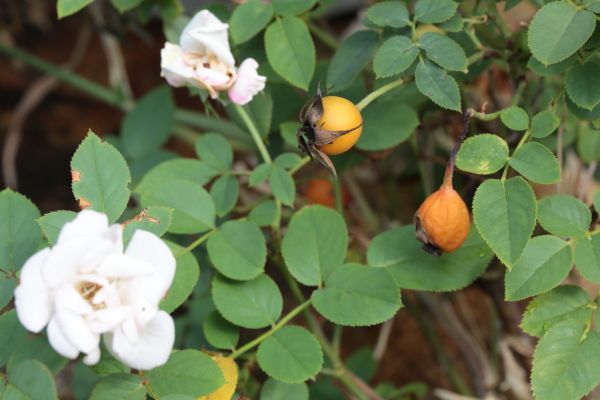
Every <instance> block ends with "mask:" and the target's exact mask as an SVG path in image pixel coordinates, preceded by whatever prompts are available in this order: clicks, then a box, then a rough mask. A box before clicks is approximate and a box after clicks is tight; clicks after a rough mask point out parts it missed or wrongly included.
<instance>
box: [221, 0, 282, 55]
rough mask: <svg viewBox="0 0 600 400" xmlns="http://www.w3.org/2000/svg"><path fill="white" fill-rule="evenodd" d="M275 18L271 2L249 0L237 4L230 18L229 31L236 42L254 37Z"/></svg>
mask: <svg viewBox="0 0 600 400" xmlns="http://www.w3.org/2000/svg"><path fill="white" fill-rule="evenodd" d="M271 18H273V6H272V5H271V3H263V2H262V1H261V0H249V1H247V2H245V3H242V4H240V5H239V6H237V7H236V8H235V9H234V10H233V13H232V14H231V18H230V19H229V31H230V32H231V38H232V39H233V42H234V43H236V44H240V43H243V42H246V41H248V40H250V39H252V38H253V37H254V36H256V34H257V33H258V32H260V31H262V30H263V29H264V28H265V27H266V26H267V24H268V23H269V21H271Z"/></svg>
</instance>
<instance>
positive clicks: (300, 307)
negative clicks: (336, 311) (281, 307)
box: [230, 300, 312, 358]
mask: <svg viewBox="0 0 600 400" xmlns="http://www.w3.org/2000/svg"><path fill="white" fill-rule="evenodd" d="M311 301H312V300H307V301H305V302H303V303H302V304H300V305H298V306H297V307H296V308H294V309H293V310H292V311H290V312H289V313H287V314H286V315H285V316H284V317H283V318H281V319H280V320H279V321H278V322H277V323H276V324H275V325H273V327H272V328H271V329H269V330H268V331H266V332H265V333H263V334H262V335H260V336H259V337H257V338H256V339H254V340H252V341H250V342H248V343H246V344H245V345H243V346H242V347H240V348H239V349H237V350H236V351H234V352H233V353H231V355H230V357H231V358H238V357H239V356H241V355H242V354H244V353H245V352H247V351H248V350H250V349H252V348H254V347H256V346H258V345H259V344H260V343H262V342H263V341H264V340H265V339H266V338H268V337H269V336H271V335H273V334H274V333H275V332H277V331H278V330H279V329H281V328H283V327H284V326H285V324H287V323H288V322H290V321H291V320H292V319H294V317H295V316H296V315H298V314H300V313H301V312H302V311H303V310H304V309H306V308H307V307H308V306H310V304H311Z"/></svg>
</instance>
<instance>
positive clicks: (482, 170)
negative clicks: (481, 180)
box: [456, 133, 510, 175]
mask: <svg viewBox="0 0 600 400" xmlns="http://www.w3.org/2000/svg"><path fill="white" fill-rule="evenodd" d="M509 158H510V157H509V156H508V144H507V143H506V142H505V141H504V139H502V138H501V137H499V136H498V135H492V134H491V133H483V134H480V135H475V136H472V137H470V138H468V139H467V140H465V141H464V143H463V144H462V146H460V150H459V151H458V154H457V155H456V166H457V167H458V168H459V169H461V170H463V171H466V172H471V173H473V174H479V175H489V174H493V173H494V172H497V171H500V170H501V169H502V168H503V167H504V166H505V165H506V163H507V162H508V160H509Z"/></svg>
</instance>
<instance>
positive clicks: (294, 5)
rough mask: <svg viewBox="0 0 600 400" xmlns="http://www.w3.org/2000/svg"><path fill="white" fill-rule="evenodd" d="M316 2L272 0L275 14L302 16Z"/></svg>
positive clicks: (306, 0) (310, 0)
mask: <svg viewBox="0 0 600 400" xmlns="http://www.w3.org/2000/svg"><path fill="white" fill-rule="evenodd" d="M316 2H317V0H273V8H274V9H275V12H276V13H277V14H283V15H286V14H291V15H297V14H302V13H303V12H305V11H308V10H310V9H311V8H312V7H313V6H314V5H315V3H316Z"/></svg>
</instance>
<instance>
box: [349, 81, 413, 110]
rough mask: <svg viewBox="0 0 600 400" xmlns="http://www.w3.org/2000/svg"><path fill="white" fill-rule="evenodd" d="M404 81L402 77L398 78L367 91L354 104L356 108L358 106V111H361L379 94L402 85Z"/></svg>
mask: <svg viewBox="0 0 600 400" xmlns="http://www.w3.org/2000/svg"><path fill="white" fill-rule="evenodd" d="M404 83H405V81H403V80H402V79H398V80H396V81H393V82H390V83H388V84H386V85H383V86H382V87H380V88H379V89H377V90H374V91H372V92H371V93H369V94H368V95H366V96H365V97H364V98H363V99H362V100H361V101H359V102H358V103H357V104H356V108H358V109H359V110H360V111H362V110H363V109H364V108H365V107H366V106H368V105H369V104H371V102H373V101H374V100H375V99H377V98H378V97H379V96H382V95H384V94H386V93H387V92H389V91H390V90H392V89H395V88H397V87H399V86H402V85H403V84H404Z"/></svg>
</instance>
